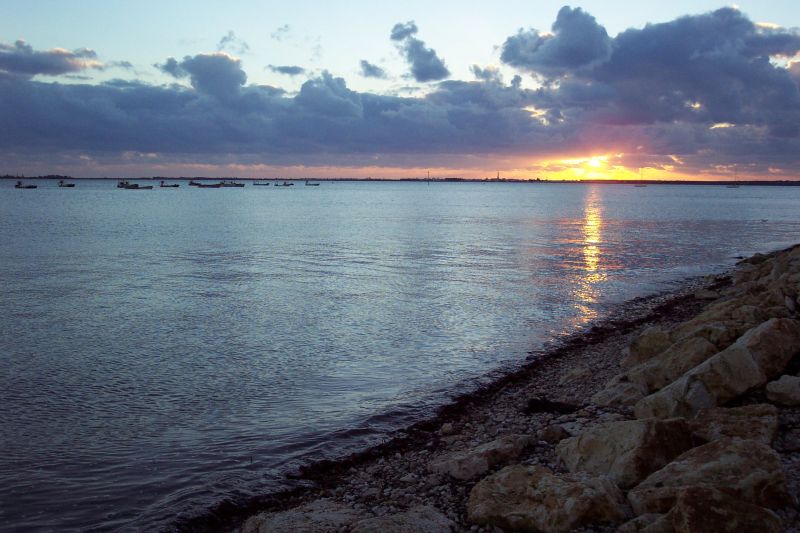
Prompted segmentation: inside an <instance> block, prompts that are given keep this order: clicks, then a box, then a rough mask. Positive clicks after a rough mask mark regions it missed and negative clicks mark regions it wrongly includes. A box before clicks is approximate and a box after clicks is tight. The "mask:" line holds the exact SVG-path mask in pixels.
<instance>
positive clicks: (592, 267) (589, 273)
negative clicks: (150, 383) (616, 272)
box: [574, 187, 607, 324]
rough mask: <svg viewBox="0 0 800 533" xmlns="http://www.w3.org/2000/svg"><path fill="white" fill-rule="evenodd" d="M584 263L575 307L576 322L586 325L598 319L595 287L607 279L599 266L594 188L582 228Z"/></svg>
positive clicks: (600, 231) (599, 209) (600, 228)
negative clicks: (576, 313)
mask: <svg viewBox="0 0 800 533" xmlns="http://www.w3.org/2000/svg"><path fill="white" fill-rule="evenodd" d="M581 232H582V241H581V242H580V245H581V249H582V251H583V263H582V264H581V265H580V272H579V273H578V276H579V279H578V282H577V284H576V286H575V291H574V297H575V307H576V309H577V310H578V312H579V317H578V322H579V323H581V324H585V323H587V322H590V321H592V320H594V319H595V318H597V310H596V309H595V304H597V300H598V298H597V296H598V288H597V284H598V283H601V282H603V281H605V280H606V278H607V274H606V271H605V268H604V267H603V264H602V259H603V257H602V250H601V245H602V244H603V208H602V203H601V199H600V194H599V192H598V190H597V188H596V187H591V188H590V189H589V190H588V192H587V195H586V200H585V202H584V209H583V223H582V226H581Z"/></svg>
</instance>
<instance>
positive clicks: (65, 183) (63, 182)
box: [58, 180, 75, 187]
mask: <svg viewBox="0 0 800 533" xmlns="http://www.w3.org/2000/svg"><path fill="white" fill-rule="evenodd" d="M58 186H59V187H74V186H75V184H74V183H67V182H66V181H64V180H60V181H59V182H58Z"/></svg>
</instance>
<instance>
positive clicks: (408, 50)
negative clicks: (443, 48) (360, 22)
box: [390, 21, 450, 82]
mask: <svg viewBox="0 0 800 533" xmlns="http://www.w3.org/2000/svg"><path fill="white" fill-rule="evenodd" d="M417 31H418V29H417V25H416V24H415V23H414V21H409V22H406V23H397V24H395V25H394V27H393V28H392V31H391V34H390V38H391V39H392V40H393V41H396V42H397V43H398V48H399V49H400V51H401V53H402V54H403V55H404V56H405V59H406V61H407V62H408V64H409V66H410V67H411V76H412V77H413V78H414V79H415V80H416V81H418V82H427V81H439V80H443V79H445V78H447V77H449V76H450V71H449V70H448V69H447V66H446V65H445V64H444V61H442V60H441V59H440V58H439V56H437V55H436V51H435V50H433V49H432V48H428V47H427V46H425V43H424V42H423V41H420V40H419V39H417V38H416V37H414V35H416V33H417Z"/></svg>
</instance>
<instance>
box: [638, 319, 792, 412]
mask: <svg viewBox="0 0 800 533" xmlns="http://www.w3.org/2000/svg"><path fill="white" fill-rule="evenodd" d="M798 350H800V322H798V321H797V320H793V319H789V318H773V319H770V320H768V321H766V322H764V323H763V324H761V325H759V326H756V327H754V328H752V329H750V330H749V331H748V332H747V333H745V334H744V335H742V336H741V337H740V338H739V339H738V340H737V341H736V342H735V343H734V344H732V345H731V346H729V347H728V348H726V349H725V350H723V351H721V352H719V353H718V354H716V355H714V356H713V357H711V358H709V359H708V360H706V361H705V362H703V363H701V364H700V365H698V366H696V367H695V368H693V369H692V370H690V371H689V372H687V373H686V374H684V375H683V376H682V377H681V378H679V379H677V380H676V381H674V382H673V383H671V384H670V385H668V386H667V387H664V388H663V389H661V390H660V391H658V392H656V393H655V394H651V395H650V396H647V397H645V398H643V399H641V400H639V402H637V404H636V406H635V409H634V410H635V413H636V417H637V418H650V417H658V418H673V417H676V416H683V417H686V418H692V417H693V416H694V415H695V414H696V413H697V412H698V411H699V410H700V409H704V408H709V407H715V406H717V405H719V404H722V403H725V402H727V401H728V400H730V399H732V398H735V397H737V396H739V395H741V394H743V393H744V392H746V391H748V390H749V389H752V388H754V387H760V386H763V385H765V384H766V383H767V381H768V380H769V379H771V378H772V377H774V376H776V375H779V374H780V373H781V372H782V371H783V369H784V368H785V367H786V365H787V364H788V363H789V361H791V359H792V357H793V356H794V354H795V353H797V351H798Z"/></svg>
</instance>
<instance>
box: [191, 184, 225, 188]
mask: <svg viewBox="0 0 800 533" xmlns="http://www.w3.org/2000/svg"><path fill="white" fill-rule="evenodd" d="M194 186H195V187H197V188H198V189H219V188H220V187H222V184H221V183H195V184H194Z"/></svg>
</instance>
